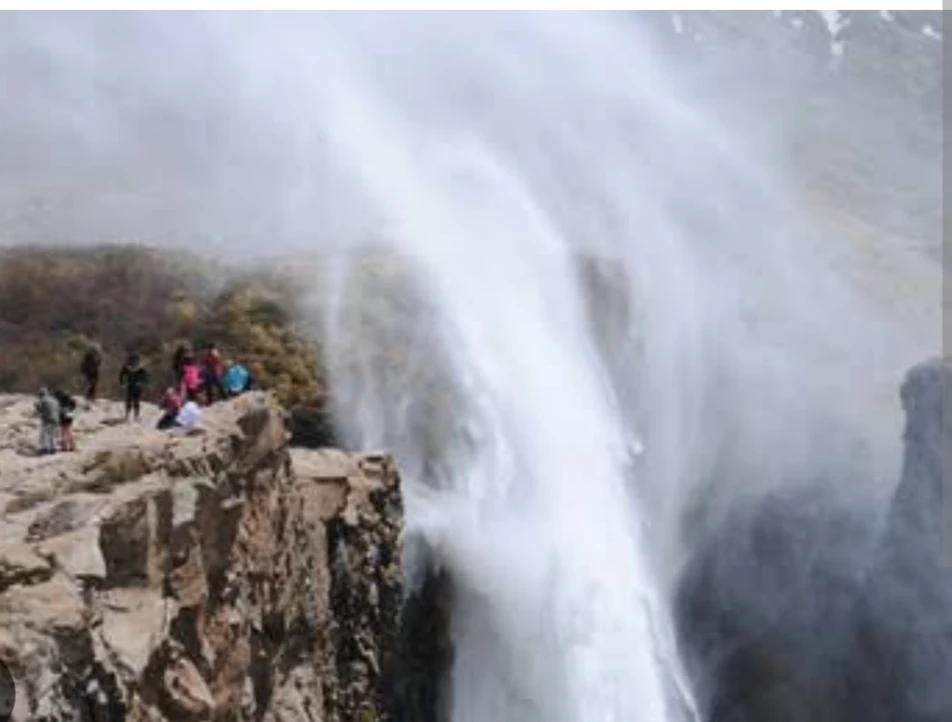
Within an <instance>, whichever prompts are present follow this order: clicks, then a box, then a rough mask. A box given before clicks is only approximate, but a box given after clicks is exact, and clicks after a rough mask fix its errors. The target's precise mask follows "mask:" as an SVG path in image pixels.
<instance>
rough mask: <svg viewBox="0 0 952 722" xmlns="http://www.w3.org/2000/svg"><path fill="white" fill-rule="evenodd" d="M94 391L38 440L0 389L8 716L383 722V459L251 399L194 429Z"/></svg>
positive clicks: (388, 628)
mask: <svg viewBox="0 0 952 722" xmlns="http://www.w3.org/2000/svg"><path fill="white" fill-rule="evenodd" d="M157 414H158V412H157V411H156V410H155V409H152V408H150V409H149V410H148V411H147V412H146V413H145V414H144V417H143V420H142V422H141V423H140V424H136V423H130V424H125V423H122V422H121V419H119V418H116V417H121V414H120V409H119V407H118V406H116V405H113V404H110V403H108V402H99V403H97V405H96V406H95V407H94V408H91V409H88V410H86V411H85V412H83V413H81V415H80V417H79V419H78V420H77V423H76V431H77V441H78V451H77V452H75V453H61V454H57V455H54V456H47V457H38V456H35V454H34V450H33V449H34V443H35V434H36V420H35V419H34V418H32V399H30V398H28V397H16V396H11V397H0V660H2V661H3V662H4V663H5V664H6V665H7V666H8V667H9V668H10V670H11V671H12V673H13V676H14V677H15V679H16V686H17V696H16V706H15V708H14V714H13V719H14V720H16V722H26V721H27V720H31V722H66V721H70V722H119V720H130V721H132V722H140V721H141V722H146V721H148V722H162V721H164V720H169V721H170V722H171V721H174V722H189V721H194V722H199V721H200V720H209V721H212V720H214V721H216V722H217V721H219V720H221V721H225V720H228V721H229V722H245V721H249V722H250V721H251V720H254V721H255V722H291V721H292V720H293V721H294V722H304V721H306V720H321V721H322V722H350V721H351V720H353V721H354V722H371V721H374V722H379V721H381V720H388V719H392V710H393V709H394V708H395V704H396V702H395V692H394V689H395V682H394V680H395V677H394V671H395V669H396V661H397V657H396V655H397V654H398V652H399V648H400V647H401V644H402V645H403V646H405V643H403V642H401V640H400V638H399V630H400V615H401V613H402V579H401V571H400V557H401V547H402V528H403V524H402V522H403V516H402V500H401V495H400V489H399V482H398V475H397V472H396V470H395V468H394V464H393V463H392V461H391V459H390V457H388V456H385V455H376V456H374V455H364V456H357V455H349V454H345V453H343V452H340V451H336V450H330V449H327V450H306V451H305V450H299V449H290V448H289V447H288V439H289V437H290V433H289V431H288V429H287V423H286V421H287V416H286V414H285V413H284V412H283V411H282V410H281V409H279V408H278V407H276V406H275V405H273V404H272V403H271V401H270V400H269V398H268V397H266V396H264V395H261V396H249V397H244V398H242V399H239V400H238V401H235V402H229V403H225V404H220V405H218V406H216V407H214V408H213V409H211V410H209V411H208V412H207V413H206V415H205V418H204V419H203V423H202V428H201V429H200V430H195V431H192V432H187V433H186V432H184V431H181V430H179V431H174V432H159V431H156V430H154V421H155V417H156V416H157Z"/></svg>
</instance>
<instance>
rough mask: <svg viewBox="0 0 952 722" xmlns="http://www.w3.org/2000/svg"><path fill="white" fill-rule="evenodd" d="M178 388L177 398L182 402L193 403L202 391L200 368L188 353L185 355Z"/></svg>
mask: <svg viewBox="0 0 952 722" xmlns="http://www.w3.org/2000/svg"><path fill="white" fill-rule="evenodd" d="M180 386H181V388H180V390H179V396H180V397H181V398H182V399H183V400H189V401H195V400H196V399H198V394H199V392H200V391H201V390H202V367H201V366H199V365H198V361H196V360H195V356H194V354H192V353H191V352H190V351H189V352H186V354H185V360H184V362H183V365H182V382H181V384H180Z"/></svg>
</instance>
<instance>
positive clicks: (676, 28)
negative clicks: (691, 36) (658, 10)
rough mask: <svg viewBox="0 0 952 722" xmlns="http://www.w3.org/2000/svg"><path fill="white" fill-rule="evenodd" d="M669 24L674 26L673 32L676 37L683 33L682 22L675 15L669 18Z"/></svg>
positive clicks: (678, 16)
mask: <svg viewBox="0 0 952 722" xmlns="http://www.w3.org/2000/svg"><path fill="white" fill-rule="evenodd" d="M671 24H672V25H673V26H674V32H676V33H677V34H678V35H680V34H681V33H683V32H684V21H683V20H681V16H680V15H678V14H677V13H674V14H673V15H672V16H671Z"/></svg>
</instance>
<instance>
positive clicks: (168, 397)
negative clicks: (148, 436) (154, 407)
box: [156, 386, 182, 430]
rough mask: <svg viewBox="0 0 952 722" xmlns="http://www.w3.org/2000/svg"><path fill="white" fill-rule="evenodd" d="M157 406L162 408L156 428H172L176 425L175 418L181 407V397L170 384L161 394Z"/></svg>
mask: <svg viewBox="0 0 952 722" xmlns="http://www.w3.org/2000/svg"><path fill="white" fill-rule="evenodd" d="M159 408H161V409H162V412H163V413H162V418H161V419H159V423H158V425H157V427H156V428H158V429H160V430H164V429H171V428H174V427H175V426H176V425H177V423H176V419H177V418H178V414H179V410H180V409H181V408H182V397H181V395H180V394H179V392H178V391H176V390H175V388H174V387H171V386H170V387H169V388H167V389H166V390H165V393H164V394H162V399H161V400H160V401H159Z"/></svg>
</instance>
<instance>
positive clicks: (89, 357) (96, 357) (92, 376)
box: [79, 344, 102, 403]
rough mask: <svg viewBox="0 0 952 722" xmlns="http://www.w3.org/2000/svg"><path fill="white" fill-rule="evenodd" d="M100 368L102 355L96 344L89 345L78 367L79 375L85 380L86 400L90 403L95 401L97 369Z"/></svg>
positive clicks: (97, 384)
mask: <svg viewBox="0 0 952 722" xmlns="http://www.w3.org/2000/svg"><path fill="white" fill-rule="evenodd" d="M100 366H102V354H101V353H100V352H99V348H98V346H96V344H92V345H90V347H89V348H88V349H86V353H85V354H83V361H82V363H81V364H80V365H79V370H80V373H82V375H83V378H84V379H85V380H86V385H85V392H86V400H87V401H88V402H89V403H92V402H93V401H95V400H96V389H97V388H98V387H99V368H100Z"/></svg>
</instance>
